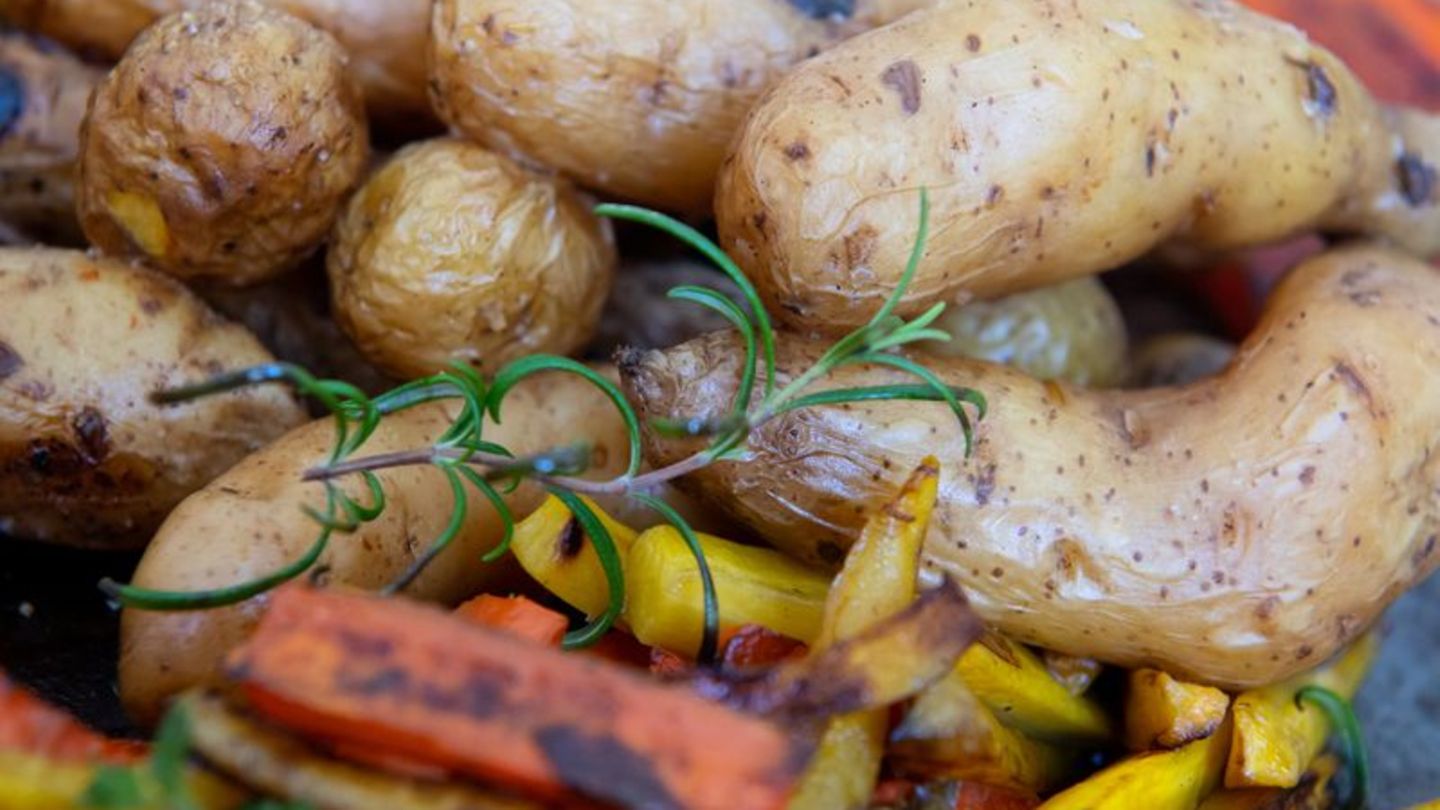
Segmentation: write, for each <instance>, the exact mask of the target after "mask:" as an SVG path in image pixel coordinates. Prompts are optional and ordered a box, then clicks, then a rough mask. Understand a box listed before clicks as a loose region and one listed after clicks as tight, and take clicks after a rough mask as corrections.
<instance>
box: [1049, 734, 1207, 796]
mask: <svg viewBox="0 0 1440 810" xmlns="http://www.w3.org/2000/svg"><path fill="white" fill-rule="evenodd" d="M1229 747H1230V725H1229V724H1228V723H1226V724H1225V725H1222V726H1221V727H1220V728H1219V729H1217V730H1216V731H1215V733H1214V734H1211V735H1210V736H1209V737H1206V738H1204V739H1202V740H1197V741H1195V742H1192V743H1189V744H1186V745H1184V746H1181V747H1180V748H1176V749H1175V750H1173V751H1161V752H1152V753H1148V754H1136V755H1134V756H1132V757H1130V758H1129V759H1125V760H1122V761H1120V762H1119V763H1117V764H1115V765H1112V766H1110V767H1108V768H1106V769H1105V770H1103V771H1101V772H1099V773H1097V774H1095V775H1094V776H1092V777H1090V778H1088V779H1086V780H1085V781H1083V782H1081V783H1079V784H1077V785H1075V786H1074V787H1071V788H1069V789H1067V790H1065V791H1062V792H1061V793H1059V794H1058V795H1056V796H1054V797H1052V798H1051V799H1050V800H1049V801H1047V802H1045V803H1044V804H1043V805H1041V807H1043V808H1045V810H1072V809H1073V810H1103V808H1115V810H1130V809H1131V808H1138V807H1144V808H1147V810H1194V808H1195V807H1196V806H1198V805H1199V804H1200V801H1201V800H1202V799H1204V798H1205V797H1206V796H1208V795H1209V794H1210V792H1211V791H1213V790H1214V789H1215V788H1216V787H1217V786H1218V785H1219V784H1220V777H1221V775H1222V773H1223V772H1224V770H1225V753H1226V751H1227V750H1228V749H1229Z"/></svg>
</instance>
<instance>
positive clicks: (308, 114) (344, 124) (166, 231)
mask: <svg viewBox="0 0 1440 810" xmlns="http://www.w3.org/2000/svg"><path fill="white" fill-rule="evenodd" d="M368 153H369V136H368V134H367V129H366V123H365V117H364V111H363V109H362V108H361V103H360V94H359V90H358V88H357V87H356V84H355V81H354V78H353V77H352V76H351V75H350V73H349V68H348V64H347V57H346V55H345V52H344V51H343V50H342V49H341V48H340V46H339V44H337V43H336V42H335V40H334V38H333V37H331V36H329V35H328V34H325V33H323V32H321V31H319V30H318V29H316V28H314V27H313V26H311V25H309V24H307V23H305V22H304V21H302V20H300V19H298V18H295V17H292V16H290V15H289V14H285V13H283V12H279V11H275V10H273V9H270V8H268V7H266V6H264V5H262V4H260V3H258V2H255V1H254V0H216V2H212V3H207V4H205V5H202V6H200V7H199V8H197V9H196V10H194V11H182V12H177V13H175V14H171V15H169V16H167V17H165V18H163V19H162V20H161V21H160V22H158V23H156V24H155V25H154V26H152V27H151V28H149V29H148V30H146V32H145V34H144V35H142V36H141V37H140V38H139V39H138V40H136V42H135V44H134V46H133V47H131V48H130V50H129V51H127V52H126V54H125V58H124V59H122V60H121V61H120V63H119V64H118V65H116V66H115V68H114V70H112V71H111V72H110V75H109V76H108V77H106V79H105V81H104V82H102V83H101V85H100V87H99V88H98V89H97V90H96V91H95V94H94V96H93V98H92V99H91V102H90V109H89V111H88V113H87V114H86V116H85V122H84V126H83V129H82V131H81V140H80V173H79V189H78V192H77V195H78V200H77V205H78V211H79V215H80V225H81V227H82V228H84V230H85V235H86V236H88V237H89V238H90V241H91V242H93V243H94V244H95V245H96V246H97V247H99V248H100V249H102V250H104V251H106V252H107V253H111V254H115V255H136V256H143V257H145V258H146V259H147V260H148V261H149V262H150V263H151V264H153V265H155V266H157V267H159V268H161V269H163V270H166V271H167V272H170V273H172V274H174V275H176V276H180V277H182V278H192V277H208V278H216V279H223V280H225V281H227V282H230V283H232V284H248V283H253V282H257V281H261V280H264V279H266V278H269V277H272V276H274V275H276V274H278V273H280V272H282V271H284V270H287V269H289V268H291V267H293V266H295V265H296V264H298V263H299V262H300V261H301V260H302V259H304V258H305V257H306V256H308V255H309V254H310V253H312V252H313V251H314V250H315V248H316V247H318V246H319V245H320V243H321V242H322V241H323V240H324V238H325V235H326V234H327V233H328V232H329V230H330V226H331V225H332V224H333V223H334V221H335V218H336V216H337V215H338V214H339V211H340V206H341V203H342V202H343V201H344V199H345V197H346V196H348V195H349V193H350V191H351V190H353V189H354V187H355V186H356V185H357V184H358V183H359V180H360V176H361V173H362V172H363V170H364V169H365V166H366V161H367V156H368Z"/></svg>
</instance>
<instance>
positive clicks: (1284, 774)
mask: <svg viewBox="0 0 1440 810" xmlns="http://www.w3.org/2000/svg"><path fill="white" fill-rule="evenodd" d="M1378 647H1379V640H1378V639H1377V638H1376V637H1375V635H1374V634H1373V633H1371V634H1367V635H1365V636H1363V637H1361V638H1360V639H1359V640H1357V641H1356V642H1355V643H1354V644H1352V645H1351V646H1350V648H1349V649H1347V650H1346V651H1345V652H1343V653H1341V654H1340V656H1339V657H1338V658H1336V659H1334V660H1333V661H1331V662H1330V663H1328V664H1325V665H1324V666H1322V667H1320V668H1319V669H1316V670H1312V671H1311V672H1307V673H1305V674H1303V675H1300V676H1298V677H1295V678H1292V679H1290V680H1288V681H1285V682H1283V683H1278V684H1275V685H1273V686H1267V687H1264V688H1261V689H1252V690H1250V691H1248V692H1243V693H1241V694H1240V696H1239V697H1237V698H1235V705H1234V708H1233V710H1232V712H1233V714H1234V717H1235V731H1234V741H1233V743H1232V745H1231V747H1230V762H1229V765H1228V766H1227V767H1226V769H1225V786H1226V787H1231V788H1238V787H1278V788H1291V787H1295V785H1296V784H1297V783H1299V781H1300V777H1301V775H1302V774H1304V773H1305V768H1306V767H1307V766H1308V765H1309V764H1310V762H1311V760H1313V759H1315V756H1316V755H1317V754H1319V753H1320V750H1321V749H1322V748H1324V747H1325V738H1326V737H1327V736H1328V735H1329V733H1330V723H1329V721H1327V720H1326V719H1325V714H1324V713H1323V712H1321V711H1320V710H1319V709H1317V708H1315V707H1314V706H1297V705H1296V704H1295V693H1296V692H1298V691H1299V690H1300V689H1301V688H1302V687H1304V686H1308V685H1311V684H1314V685H1317V686H1323V687H1325V688H1327V689H1330V690H1332V691H1334V692H1336V693H1337V694H1339V695H1340V696H1342V697H1346V698H1348V697H1351V696H1353V695H1354V694H1355V690H1356V689H1357V688H1359V686H1360V682H1361V681H1362V680H1363V679H1364V678H1365V673H1366V672H1367V671H1369V669H1370V664H1371V663H1372V662H1373V661H1374V660H1375V652H1376V649H1377V648H1378Z"/></svg>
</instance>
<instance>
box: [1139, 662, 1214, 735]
mask: <svg viewBox="0 0 1440 810" xmlns="http://www.w3.org/2000/svg"><path fill="white" fill-rule="evenodd" d="M1229 708H1230V696H1229V695H1227V694H1225V693H1224V692H1222V691H1220V690H1219V689H1216V688H1214V687H1212V686H1201V685H1199V684H1193V683H1186V682H1184V681H1177V680H1176V679H1174V678H1172V677H1170V675H1169V674H1168V673H1165V672H1161V671H1160V670H1158V669H1137V670H1133V671H1132V672H1131V673H1130V688H1129V690H1128V691H1127V692H1126V695H1125V744H1126V745H1127V746H1128V747H1129V748H1130V750H1132V751H1148V750H1150V749H1152V748H1178V747H1180V746H1182V745H1184V744H1186V743H1189V742H1194V741H1196V740H1198V739H1201V738H1203V737H1208V736H1210V735H1211V734H1214V733H1215V730H1216V729H1217V728H1219V727H1220V724H1221V723H1223V722H1225V712H1226V710H1227V709H1229Z"/></svg>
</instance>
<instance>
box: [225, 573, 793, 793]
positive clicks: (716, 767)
mask: <svg viewBox="0 0 1440 810" xmlns="http://www.w3.org/2000/svg"><path fill="white" fill-rule="evenodd" d="M227 671H228V673H229V674H230V676H231V678H232V679H234V680H235V681H236V682H237V683H238V685H239V686H240V691H241V693H242V694H243V695H244V697H245V698H246V699H247V701H248V702H249V704H250V706H251V707H252V709H254V710H255V711H257V712H258V713H260V714H261V715H263V716H265V717H267V718H269V719H270V720H272V721H273V722H275V723H277V724H279V725H282V726H285V727H288V728H289V729H291V730H293V731H295V732H298V733H300V734H301V735H302V736H308V737H310V738H312V739H318V740H321V741H335V740H342V741H348V742H352V743H358V744H363V745H367V746H370V747H372V748H374V749H377V750H380V751H385V752H388V753H393V754H396V755H398V756H402V757H407V758H409V759H413V760H418V761H422V762H428V763H431V764H434V765H437V766H440V767H442V768H445V769H446V770H448V771H451V772H453V773H458V774H463V775H468V776H471V777H476V778H479V779H482V780H487V781H490V782H494V783H499V784H501V785H504V786H505V787H507V788H511V789H514V790H518V791H521V792H525V793H528V794H531V795H534V796H536V797H539V798H545V799H550V800H567V799H572V798H573V797H575V796H577V795H581V796H588V797H590V798H593V799H600V800H604V801H610V802H614V803H617V804H620V805H622V806H644V807H651V806H656V807H676V808H716V809H717V810H718V809H719V808H737V809H738V808H757V810H758V809H759V808H780V807H783V806H784V804H785V802H786V800H787V798H788V797H789V795H790V793H791V791H792V790H793V788H794V785H795V783H796V780H797V779H798V778H799V776H800V774H801V772H802V771H803V769H804V767H805V764H806V762H807V761H808V759H809V757H810V752H811V750H812V748H813V742H812V741H809V740H807V739H806V738H805V737H804V736H801V735H797V734H794V733H791V732H789V731H787V730H785V729H783V728H781V727H780V726H779V725H778V724H777V723H774V722H772V721H769V720H766V719H763V718H760V717H755V716H751V715H747V714H744V713H742V712H738V711H735V710H733V709H729V708H727V707H724V706H721V705H717V704H715V703H711V702H708V701H706V700H705V699H703V698H701V697H699V696H698V695H696V694H695V693H693V692H692V691H690V690H688V689H686V688H684V687H682V686H678V685H667V684H662V683H658V682H656V681H653V680H650V679H647V678H646V677H645V676H644V675H642V674H640V673H635V672H632V671H630V670H628V669H626V668H624V667H621V666H617V665H615V664H612V663H609V662H607V661H604V660H601V659H597V658H594V657H591V656H584V655H572V654H567V653H564V652H561V651H559V650H555V649H551V648H548V647H545V646H543V645H539V644H535V643H533V642H529V641H525V640H523V639H519V638H516V637H514V636H512V635H507V634H505V633H499V632H496V631H494V630H491V629H490V628H487V627H483V626H480V625H476V624H473V623H470V622H466V621H464V620H462V619H458V618H456V617H454V616H450V615H447V614H445V613H443V612H440V611H438V610H435V609H432V608H429V607H426V606H423V605H420V604H417V603H412V602H408V601H404V600H400V599H381V598H377V597H371V596H364V595H359V594H351V593H343V592H338V591H325V590H314V589H310V588H307V587H303V586H292V587H287V588H284V589H281V590H279V591H277V592H276V593H275V595H274V597H273V600H272V603H271V605H270V608H269V610H268V611H267V612H266V614H265V616H264V618H263V619H262V620H261V622H260V624H259V626H258V628H257V629H256V631H255V634H254V635H253V636H252V637H251V639H250V641H248V642H247V643H246V644H244V645H243V646H242V647H240V648H239V649H238V650H236V652H235V653H234V654H233V655H232V657H231V658H230V660H229V663H228V667H227Z"/></svg>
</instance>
